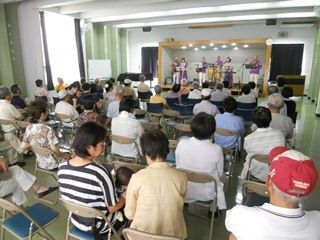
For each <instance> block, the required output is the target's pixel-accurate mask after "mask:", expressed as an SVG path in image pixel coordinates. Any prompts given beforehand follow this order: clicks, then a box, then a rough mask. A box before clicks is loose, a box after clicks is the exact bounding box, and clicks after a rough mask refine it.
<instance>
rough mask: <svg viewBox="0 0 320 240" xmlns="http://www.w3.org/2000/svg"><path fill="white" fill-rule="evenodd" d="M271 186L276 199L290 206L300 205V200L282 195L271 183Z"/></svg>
mask: <svg viewBox="0 0 320 240" xmlns="http://www.w3.org/2000/svg"><path fill="white" fill-rule="evenodd" d="M271 184H272V188H273V191H274V194H275V195H277V197H279V198H281V199H282V200H284V201H285V202H289V203H291V204H295V205H298V204H299V203H300V198H298V197H295V196H291V195H288V194H286V193H283V192H281V191H280V189H279V188H278V187H277V186H276V185H275V184H274V183H273V182H271Z"/></svg>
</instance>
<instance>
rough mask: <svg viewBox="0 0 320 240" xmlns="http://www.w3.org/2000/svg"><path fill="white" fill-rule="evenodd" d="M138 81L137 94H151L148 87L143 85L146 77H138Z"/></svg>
mask: <svg viewBox="0 0 320 240" xmlns="http://www.w3.org/2000/svg"><path fill="white" fill-rule="evenodd" d="M139 80H140V83H139V84H138V86H137V91H138V92H151V89H150V87H149V86H148V85H147V84H145V83H144V81H145V80H146V77H145V76H144V75H140V76H139ZM151 93H152V92H151Z"/></svg>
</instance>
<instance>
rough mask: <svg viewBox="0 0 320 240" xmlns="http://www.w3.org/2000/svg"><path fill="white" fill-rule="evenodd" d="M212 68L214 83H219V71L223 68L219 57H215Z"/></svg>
mask: <svg viewBox="0 0 320 240" xmlns="http://www.w3.org/2000/svg"><path fill="white" fill-rule="evenodd" d="M214 66H215V69H214V80H215V82H220V79H221V69H222V66H223V61H222V60H221V57H220V56H218V57H217V61H215V62H214Z"/></svg>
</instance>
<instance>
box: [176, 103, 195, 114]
mask: <svg viewBox="0 0 320 240" xmlns="http://www.w3.org/2000/svg"><path fill="white" fill-rule="evenodd" d="M174 105H175V108H176V110H177V111H178V112H179V113H180V114H181V115H182V116H192V115H193V107H194V105H193V104H187V105H183V104H177V103H175V104H174Z"/></svg>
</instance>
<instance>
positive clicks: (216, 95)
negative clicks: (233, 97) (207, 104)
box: [210, 82, 227, 102]
mask: <svg viewBox="0 0 320 240" xmlns="http://www.w3.org/2000/svg"><path fill="white" fill-rule="evenodd" d="M222 90H223V84H222V83H219V82H218V83H217V84H216V91H214V92H213V93H211V97H210V101H216V102H222V101H223V100H224V99H225V98H226V97H227V95H225V94H224V93H223V92H222Z"/></svg>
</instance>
